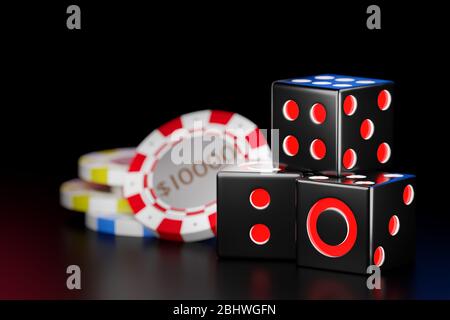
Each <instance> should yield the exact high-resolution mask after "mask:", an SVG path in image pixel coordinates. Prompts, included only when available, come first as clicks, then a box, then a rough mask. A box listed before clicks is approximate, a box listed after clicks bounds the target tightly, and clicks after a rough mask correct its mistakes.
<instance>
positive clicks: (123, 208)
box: [59, 179, 133, 215]
mask: <svg viewBox="0 0 450 320" xmlns="http://www.w3.org/2000/svg"><path fill="white" fill-rule="evenodd" d="M108 189H109V187H107V186H99V185H95V184H92V183H90V182H85V181H82V180H80V179H72V180H68V181H65V182H63V183H62V184H61V186H60V189H59V192H60V204H61V206H63V207H64V208H66V209H68V210H72V211H77V212H87V211H100V212H103V213H105V214H115V213H119V214H124V215H127V214H128V215H131V214H132V213H133V212H132V210H131V207H130V205H129V203H128V201H127V199H125V198H124V197H123V196H121V195H118V194H116V193H114V192H113V191H108Z"/></svg>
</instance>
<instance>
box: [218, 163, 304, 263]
mask: <svg viewBox="0 0 450 320" xmlns="http://www.w3.org/2000/svg"><path fill="white" fill-rule="evenodd" d="M299 177H300V175H299V174H297V173H285V172H273V171H272V170H271V169H270V170H263V171H260V169H259V168H258V169H256V170H252V169H251V168H250V169H245V170H244V169H242V168H240V169H238V168H235V169H228V170H227V171H222V172H219V173H218V175H217V212H218V215H217V239H218V240H217V250H218V254H219V256H220V257H244V258H276V259H295V256H296V244H295V232H296V230H295V220H296V193H297V188H296V184H297V178H299Z"/></svg>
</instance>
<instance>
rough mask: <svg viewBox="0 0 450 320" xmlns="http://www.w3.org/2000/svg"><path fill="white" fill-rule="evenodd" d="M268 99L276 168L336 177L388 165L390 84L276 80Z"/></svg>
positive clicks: (321, 78)
mask: <svg viewBox="0 0 450 320" xmlns="http://www.w3.org/2000/svg"><path fill="white" fill-rule="evenodd" d="M272 99H273V100H272V128H273V129H278V130H279V140H280V141H279V144H280V154H279V158H280V162H281V163H284V164H286V165H287V166H289V167H291V168H296V169H299V170H305V171H313V172H323V173H327V174H330V175H338V176H339V175H342V174H344V173H345V172H356V171H361V170H385V169H386V167H387V166H388V165H389V162H390V160H391V153H392V141H393V105H394V100H395V99H394V97H393V83H392V82H391V81H387V80H378V79H370V78H361V77H349V76H339V75H329V74H327V75H319V76H310V77H303V78H295V79H288V80H279V81H275V82H274V83H273V85H272ZM277 142H278V141H273V142H272V144H274V143H277Z"/></svg>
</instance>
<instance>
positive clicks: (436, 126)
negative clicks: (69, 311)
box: [0, 1, 450, 299]
mask: <svg viewBox="0 0 450 320" xmlns="http://www.w3.org/2000/svg"><path fill="white" fill-rule="evenodd" d="M73 3H75V4H78V5H80V7H81V12H82V13H81V19H82V30H80V31H77V30H72V31H69V30H67V29H66V18H67V15H66V13H65V11H66V8H67V6H68V5H69V4H72V2H60V1H57V2H56V1H55V3H53V4H52V3H45V4H44V3H32V4H26V3H20V4H19V3H18V4H17V5H11V6H9V5H8V6H6V7H4V8H3V9H2V16H1V34H2V45H1V51H2V56H3V58H2V68H1V77H2V78H3V81H2V85H1V91H0V92H1V104H0V106H1V113H0V119H1V126H0V127H1V129H0V130H1V135H2V138H3V139H2V142H3V143H2V147H3V151H2V155H3V157H1V166H2V171H1V180H0V190H1V203H0V213H1V219H2V220H1V222H0V240H1V243H0V250H1V251H0V256H1V266H0V298H162V299H169V298H174V299H178V298H181V299H186V298H193V299H208V298H225V299H228V298H294V299H295V298H311V297H313V298H314V297H315V298H342V297H343V298H371V297H374V298H419V299H420V298H429V299H441V298H450V276H449V275H447V273H448V270H450V269H449V266H450V261H449V260H450V258H449V254H448V245H449V244H450V236H449V232H448V227H449V221H450V219H449V217H448V202H447V201H448V200H447V198H448V196H447V193H448V191H447V188H446V187H445V184H444V183H443V182H444V181H445V180H446V177H445V174H446V172H447V160H448V156H447V155H446V148H447V147H448V140H447V139H448V136H449V135H448V127H449V125H448V123H449V120H448V117H447V110H446V109H447V104H448V94H447V92H446V87H447V85H448V78H449V76H448V75H447V69H448V63H447V57H448V56H449V52H448V46H447V45H446V44H445V42H446V41H447V40H446V39H447V37H448V31H447V30H446V29H445V28H444V27H445V21H446V20H445V12H444V9H443V8H442V7H440V6H439V5H437V4H428V3H427V4H421V5H414V4H412V3H410V2H408V3H406V4H399V3H397V6H394V4H393V3H389V4H388V3H380V2H378V4H379V5H380V7H381V11H382V30H368V29H367V28H366V18H367V14H366V13H365V11H366V8H367V6H368V5H369V4H372V3H369V2H367V3H359V4H344V3H343V2H341V1H340V2H339V4H336V3H334V4H333V3H325V2H322V1H320V3H319V2H318V3H316V4H313V3H312V2H304V1H277V2H273V3H261V2H254V3H251V2H250V3H247V5H246V6H244V5H242V3H232V2H230V1H214V3H211V2H208V3H203V4H202V3H190V2H189V3H183V4H179V3H175V2H165V4H163V5H161V4H158V5H156V4H151V3H148V4H147V5H145V6H144V5H142V4H139V3H138V2H135V3H132V2H128V1H122V2H119V1H117V2H111V1H108V2H100V1H95V4H94V3H93V1H90V2H88V1H74V2H73ZM319 73H338V74H347V75H354V76H367V77H374V78H382V79H392V80H394V81H395V82H396V90H397V91H396V98H397V101H396V109H395V112H396V113H395V116H396V132H395V134H396V136H395V137H396V150H395V151H396V153H395V154H394V167H395V171H401V172H408V173H415V174H417V175H418V188H417V194H418V197H417V200H418V202H417V204H418V217H419V225H418V243H417V253H418V257H417V262H416V266H415V267H414V268H413V269H412V270H411V274H409V273H408V274H407V275H403V276H402V277H394V278H393V279H394V280H392V281H387V284H386V287H388V289H386V290H385V291H383V293H382V294H379V295H378V296H373V294H370V293H368V292H367V291H366V290H364V284H365V279H361V278H357V277H356V278H355V276H349V275H341V274H339V276H338V275H333V276H332V277H330V276H329V275H327V273H324V272H318V271H311V270H306V271H305V270H300V271H298V270H297V269H296V268H295V266H291V265H286V264H283V263H280V262H269V263H258V262H243V261H236V262H235V261H217V259H216V256H215V252H214V243H211V242H206V243H198V244H192V245H180V244H172V243H164V242H158V241H152V242H147V243H145V242H142V241H141V240H140V239H125V238H117V239H114V238H110V237H102V236H98V235H96V234H94V233H91V232H88V231H85V230H84V228H83V223H82V221H80V219H82V216H81V215H76V216H72V215H71V214H70V213H69V212H68V211H65V210H63V209H61V208H60V207H59V205H58V188H59V184H60V183H61V182H63V181H65V180H68V179H71V178H74V177H75V176H76V171H77V159H78V157H79V156H80V155H82V154H84V153H87V152H90V151H95V150H102V149H107V148H114V147H124V146H125V147H127V146H136V145H137V144H139V142H140V141H141V140H142V139H143V138H144V137H145V136H146V135H147V134H148V133H150V132H151V131H152V130H153V129H154V128H156V127H158V126H159V125H160V124H162V123H164V122H165V121H167V120H170V119H172V118H174V117H176V116H179V115H180V114H183V113H187V112H191V111H194V110H201V109H209V108H216V109H224V110H230V111H235V112H239V113H241V114H242V115H244V116H246V117H248V118H250V119H252V120H253V121H254V122H256V123H257V124H258V125H259V126H260V127H261V128H269V127H270V85H271V82H272V81H274V80H276V79H282V78H289V77H296V76H302V75H310V74H319ZM69 264H78V265H80V266H81V267H82V270H84V272H85V278H84V281H85V282H84V290H82V291H80V292H69V291H67V290H66V289H65V277H66V274H65V268H66V266H67V265H69ZM317 272H318V274H317ZM309 273H314V275H305V274H309ZM340 277H342V278H343V280H342V281H341V282H342V283H343V286H344V287H348V288H350V289H348V290H347V289H346V290H344V289H342V288H341V286H342V283H341V284H339V283H340V282H339V281H340V280H336V279H339V278H340ZM316 278H317V279H318V280H317V282H318V283H319V285H315V284H314V283H313V285H311V288H312V289H310V287H309V285H308V283H309V282H310V281H311V280H307V281H305V280H304V279H316ZM329 278H331V279H335V280H333V281H336V282H338V284H336V285H335V286H334V287H333V286H331V285H330V284H329V283H330V281H328V280H329ZM155 279H158V281H156V283H155V281H154V280H155ZM292 279H296V280H295V281H294V280H292ZM302 279H303V280H302ZM324 279H328V280H327V281H325V280H324ZM324 283H325V284H324ZM330 287H331V288H335V289H334V291H333V290H332V292H328V291H329V290H328V289H329V288H330ZM317 288H318V289H317ZM321 288H322V289H321ZM336 288H337V289H336ZM311 292H312V293H311ZM345 292H348V294H347V293H345Z"/></svg>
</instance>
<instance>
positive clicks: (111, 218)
mask: <svg viewBox="0 0 450 320" xmlns="http://www.w3.org/2000/svg"><path fill="white" fill-rule="evenodd" d="M134 154H135V149H134V148H122V149H113V150H105V151H99V152H92V153H89V154H86V155H84V156H82V157H80V159H79V161H78V173H79V177H80V179H73V180H69V181H66V182H64V183H63V184H62V185H61V187H60V202H61V205H62V206H63V207H64V208H66V209H69V210H72V211H76V212H83V213H85V225H86V227H87V228H88V229H91V230H94V231H97V232H100V233H106V234H111V235H118V236H134V237H146V238H147V237H154V233H153V232H152V231H150V230H149V229H147V228H145V227H144V226H143V225H142V224H141V223H139V222H138V221H136V219H134V217H133V214H132V211H131V208H130V205H129V204H128V201H127V199H125V198H124V197H123V191H122V185H123V182H124V178H125V174H126V172H127V170H128V166H129V163H130V161H131V159H132V158H133V157H134Z"/></svg>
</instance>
